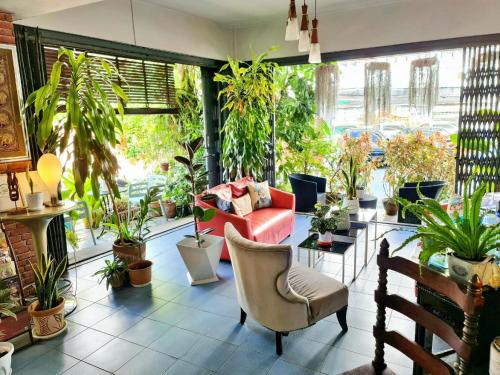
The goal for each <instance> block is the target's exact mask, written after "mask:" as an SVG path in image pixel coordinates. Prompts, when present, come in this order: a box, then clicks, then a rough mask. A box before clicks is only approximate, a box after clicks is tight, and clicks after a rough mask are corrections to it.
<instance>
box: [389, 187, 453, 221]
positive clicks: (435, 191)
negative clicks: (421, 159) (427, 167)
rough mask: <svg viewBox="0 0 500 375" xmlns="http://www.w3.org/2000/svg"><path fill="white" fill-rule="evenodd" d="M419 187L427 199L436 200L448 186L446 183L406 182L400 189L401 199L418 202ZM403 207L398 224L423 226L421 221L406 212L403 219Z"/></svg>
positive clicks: (400, 210)
mask: <svg viewBox="0 0 500 375" xmlns="http://www.w3.org/2000/svg"><path fill="white" fill-rule="evenodd" d="M417 185H419V190H420V193H422V195H424V196H425V197H427V198H431V199H436V198H437V197H438V196H439V193H441V190H443V188H444V187H445V186H446V182H444V181H424V182H420V184H419V183H417V182H406V183H405V184H404V186H403V187H402V188H399V197H400V198H404V199H406V200H408V201H410V202H413V203H414V202H416V201H417V200H418V193H417ZM402 213H403V207H402V206H401V204H400V205H399V210H398V222H400V223H408V224H421V221H420V220H419V219H417V218H416V217H415V215H413V214H411V213H410V212H409V211H406V213H405V218H404V219H403V217H402Z"/></svg>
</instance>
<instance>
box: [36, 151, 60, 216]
mask: <svg viewBox="0 0 500 375" xmlns="http://www.w3.org/2000/svg"><path fill="white" fill-rule="evenodd" d="M36 167H37V172H38V175H39V176H40V178H41V179H42V181H43V182H44V183H45V185H47V188H48V189H49V192H50V203H51V205H53V206H55V205H57V203H58V201H59V197H58V193H57V190H58V187H59V182H61V177H62V165H61V162H60V161H59V159H58V158H57V156H55V155H54V154H43V155H42V157H41V158H40V159H38V163H37V165H36Z"/></svg>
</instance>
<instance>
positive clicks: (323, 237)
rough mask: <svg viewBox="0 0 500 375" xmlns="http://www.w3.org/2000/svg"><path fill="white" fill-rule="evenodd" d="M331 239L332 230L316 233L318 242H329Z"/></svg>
mask: <svg viewBox="0 0 500 375" xmlns="http://www.w3.org/2000/svg"><path fill="white" fill-rule="evenodd" d="M332 241H333V234H332V232H325V233H318V242H321V243H331V242H332Z"/></svg>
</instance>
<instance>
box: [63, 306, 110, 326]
mask: <svg viewBox="0 0 500 375" xmlns="http://www.w3.org/2000/svg"><path fill="white" fill-rule="evenodd" d="M114 312H116V310H114V309H112V308H111V307H109V306H103V305H99V304H97V303H94V304H93V305H90V306H88V307H86V308H84V309H83V310H81V311H79V312H77V313H75V314H71V315H70V316H69V317H68V320H69V321H72V322H75V323H78V324H81V325H84V326H86V327H92V326H93V325H94V324H96V323H98V322H100V321H101V320H103V319H105V318H107V317H108V316H110V315H111V314H113V313H114Z"/></svg>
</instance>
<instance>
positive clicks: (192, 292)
mask: <svg viewBox="0 0 500 375" xmlns="http://www.w3.org/2000/svg"><path fill="white" fill-rule="evenodd" d="M210 293H211V290H210V289H209V288H203V286H194V287H191V288H186V289H185V290H184V291H183V292H182V293H181V294H179V295H178V296H177V297H175V298H174V299H173V300H172V302H175V303H178V304H181V305H184V306H189V307H195V308H197V307H199V306H201V305H202V304H204V303H205V302H207V301H208V300H209V299H210V298H211V295H210Z"/></svg>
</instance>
